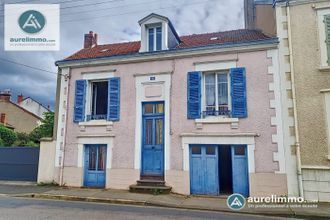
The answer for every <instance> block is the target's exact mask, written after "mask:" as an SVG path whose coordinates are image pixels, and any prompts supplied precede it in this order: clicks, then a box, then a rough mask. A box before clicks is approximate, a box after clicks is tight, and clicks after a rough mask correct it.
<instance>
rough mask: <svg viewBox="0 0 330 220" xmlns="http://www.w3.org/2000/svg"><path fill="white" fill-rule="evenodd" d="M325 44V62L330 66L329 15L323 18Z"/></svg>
mask: <svg viewBox="0 0 330 220" xmlns="http://www.w3.org/2000/svg"><path fill="white" fill-rule="evenodd" d="M324 26H325V43H326V45H327V56H328V57H327V61H328V65H329V66H330V15H326V16H324Z"/></svg>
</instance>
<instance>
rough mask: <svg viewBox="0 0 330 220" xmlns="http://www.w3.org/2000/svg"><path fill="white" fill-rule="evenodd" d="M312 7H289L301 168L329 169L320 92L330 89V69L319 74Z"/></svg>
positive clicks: (325, 128) (324, 114)
mask: <svg viewBox="0 0 330 220" xmlns="http://www.w3.org/2000/svg"><path fill="white" fill-rule="evenodd" d="M326 4H327V5H329V6H330V3H326ZM314 5H315V4H314ZM312 6H313V5H312V3H310V4H301V5H292V6H291V7H290V14H291V29H292V31H291V32H292V47H293V63H294V74H295V75H294V76H295V81H296V83H295V87H296V94H297V116H298V129H299V137H300V146H301V160H302V165H314V166H330V160H328V158H327V155H328V153H329V152H328V140H327V124H326V110H325V102H324V94H322V93H321V92H320V91H321V90H324V89H329V88H330V69H329V70H328V71H325V72H321V71H320V70H319V68H320V66H321V58H320V56H321V53H320V50H319V48H320V42H319V38H318V35H317V33H319V30H318V26H317V23H318V22H317V10H316V9H314V8H313V7H312ZM319 6H321V4H317V5H316V7H319ZM320 31H325V30H320Z"/></svg>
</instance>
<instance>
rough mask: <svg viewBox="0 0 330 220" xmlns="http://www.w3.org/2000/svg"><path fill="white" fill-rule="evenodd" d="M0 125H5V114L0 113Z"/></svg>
mask: <svg viewBox="0 0 330 220" xmlns="http://www.w3.org/2000/svg"><path fill="white" fill-rule="evenodd" d="M0 123H2V124H4V125H6V124H7V120H6V114H5V113H1V116H0Z"/></svg>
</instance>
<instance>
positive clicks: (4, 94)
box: [0, 89, 11, 102]
mask: <svg viewBox="0 0 330 220" xmlns="http://www.w3.org/2000/svg"><path fill="white" fill-rule="evenodd" d="M10 96H11V94H10V90H9V89H8V90H4V91H1V92H0V100H3V101H8V102H9V101H10Z"/></svg>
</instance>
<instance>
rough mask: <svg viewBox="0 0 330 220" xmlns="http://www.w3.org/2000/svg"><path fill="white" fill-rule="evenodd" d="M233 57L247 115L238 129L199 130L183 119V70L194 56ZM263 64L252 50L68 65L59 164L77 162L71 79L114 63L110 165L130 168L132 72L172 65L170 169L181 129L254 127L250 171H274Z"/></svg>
mask: <svg viewBox="0 0 330 220" xmlns="http://www.w3.org/2000/svg"><path fill="white" fill-rule="evenodd" d="M236 58H238V63H237V66H238V67H246V77H247V80H246V81H247V102H248V103H247V106H248V118H245V119H240V120H239V128H238V129H231V127H230V125H229V124H212V125H211V124H209V125H203V129H202V130H197V129H196V127H195V121H194V120H188V119H187V103H186V102H187V101H186V100H187V72H189V71H193V70H194V62H201V61H214V60H226V59H236ZM269 65H271V60H269V59H268V58H267V55H266V51H258V52H248V53H239V54H225V55H220V54H219V55H212V56H203V57H191V58H182V59H175V60H167V61H157V62H143V63H135V64H133V63H132V64H120V65H109V66H101V67H86V68H80V69H73V70H72V77H71V79H70V83H69V84H70V85H69V87H70V88H69V99H68V104H69V106H68V124H67V131H69V132H67V134H66V156H65V166H75V165H76V164H77V155H78V152H77V139H76V136H77V135H78V134H79V133H80V131H79V127H78V125H77V124H75V123H73V122H72V121H73V106H74V84H75V80H77V79H81V78H82V75H81V72H95V71H103V70H111V69H116V72H115V73H114V75H115V76H118V77H121V101H120V102H121V106H120V121H119V122H114V127H113V133H114V134H115V135H116V137H115V138H114V148H113V162H112V167H113V168H134V148H135V104H136V103H135V102H136V94H135V77H134V76H133V75H134V74H145V73H157V72H171V71H173V74H172V96H171V119H170V121H171V126H170V129H171V133H172V135H171V152H170V155H171V163H170V164H171V169H173V170H180V169H182V158H183V156H182V148H181V138H180V134H181V133H189V132H234V133H235V132H255V133H258V134H260V137H256V138H255V139H256V148H255V165H256V172H274V170H277V169H278V164H277V163H276V162H273V152H276V151H277V144H272V134H276V127H274V126H271V116H275V110H274V109H270V104H269V100H270V99H273V97H274V94H273V92H269V91H268V84H269V83H270V82H272V81H273V77H272V75H269V74H268V66H269ZM86 132H87V133H98V131H97V130H87V131H86ZM165 147H166V146H165Z"/></svg>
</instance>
